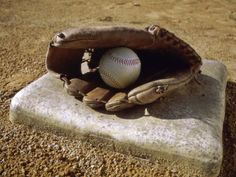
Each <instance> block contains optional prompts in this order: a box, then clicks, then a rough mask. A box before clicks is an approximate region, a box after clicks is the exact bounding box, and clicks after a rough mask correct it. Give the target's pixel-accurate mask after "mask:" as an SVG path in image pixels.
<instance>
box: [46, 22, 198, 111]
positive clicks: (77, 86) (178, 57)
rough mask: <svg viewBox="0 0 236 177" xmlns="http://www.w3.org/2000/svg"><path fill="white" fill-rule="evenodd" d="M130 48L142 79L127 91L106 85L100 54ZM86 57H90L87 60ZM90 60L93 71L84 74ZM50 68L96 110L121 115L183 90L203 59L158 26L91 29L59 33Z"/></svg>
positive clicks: (52, 45)
mask: <svg viewBox="0 0 236 177" xmlns="http://www.w3.org/2000/svg"><path fill="white" fill-rule="evenodd" d="M114 47H127V48H130V49H132V50H133V51H135V52H136V54H137V55H138V56H139V58H140V60H141V74H140V77H139V79H138V80H137V81H136V82H135V83H134V84H133V85H131V86H129V87H128V88H125V89H122V90H118V89H114V88H111V87H109V86H107V85H106V84H105V83H104V82H103V81H102V80H101V78H100V76H99V74H98V70H99V67H98V64H99V60H100V58H101V56H102V55H103V54H104V52H106V51H107V50H108V49H111V48H114ZM86 56H87V57H86ZM83 62H87V65H88V68H89V72H87V73H85V74H82V72H81V64H82V63H83ZM46 65H47V70H48V71H49V73H53V74H55V76H57V77H58V78H60V79H61V80H62V81H63V82H64V87H65V88H66V90H67V92H68V94H70V95H73V96H75V97H76V98H78V99H81V100H82V101H83V102H84V103H85V104H86V105H88V106H90V107H92V108H99V107H104V108H105V109H106V110H107V111H120V110H123V109H126V108H130V107H133V106H134V105H137V104H148V103H152V102H154V101H156V100H157V99H158V98H160V97H162V96H164V95H166V94H168V93H169V92H171V91H173V90H175V89H177V88H179V87H182V86H184V85H185V84H187V83H188V82H189V81H191V80H192V79H193V78H195V76H196V75H197V74H198V73H199V72H200V67H201V65H202V61H201V58H200V56H199V55H198V54H197V53H196V52H195V50H194V49H192V48H191V47H190V46H189V45H188V44H187V43H185V42H184V41H183V40H181V39H179V38H178V37H176V36H175V35H174V34H172V33H170V32H169V31H167V30H166V29H164V28H161V27H159V26H157V25H152V26H149V27H147V28H145V29H135V28H130V27H119V26H112V27H87V28H77V29H69V30H65V31H63V32H60V33H58V34H56V35H55V36H54V38H53V40H52V41H51V43H50V45H49V48H48V52H47V60H46Z"/></svg>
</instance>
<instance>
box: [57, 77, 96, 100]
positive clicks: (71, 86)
mask: <svg viewBox="0 0 236 177" xmlns="http://www.w3.org/2000/svg"><path fill="white" fill-rule="evenodd" d="M61 80H63V81H64V88H65V89H66V91H67V93H68V94H69V95H72V96H74V97H76V98H78V99H81V98H82V97H83V96H85V95H86V93H88V92H90V91H91V90H93V89H94V88H95V87H96V85H95V84H94V83H92V82H88V81H85V80H82V79H79V78H73V79H70V80H68V79H67V78H66V77H63V76H62V77H61Z"/></svg>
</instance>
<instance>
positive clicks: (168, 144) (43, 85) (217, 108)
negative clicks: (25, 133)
mask: <svg viewBox="0 0 236 177" xmlns="http://www.w3.org/2000/svg"><path fill="white" fill-rule="evenodd" d="M198 79H199V81H200V82H201V84H198V83H197V82H194V81H192V82H191V83H190V84H188V85H186V86H185V87H183V88H180V89H178V90H176V91H174V92H172V93H171V94H170V95H168V96H167V97H165V98H164V99H162V100H159V101H157V102H155V103H153V104H150V105H148V106H137V107H135V108H134V109H130V110H126V111H123V112H119V113H115V114H111V113H108V112H105V111H101V110H100V111H96V110H93V109H91V108H89V107H86V106H85V105H83V104H82V103H81V102H80V101H79V100H76V99H74V98H73V97H71V96H69V95H67V94H66V92H65V91H64V89H63V87H62V83H61V81H60V80H58V79H55V78H53V77H52V76H50V75H49V74H46V75H44V76H42V77H41V78H39V79H38V80H36V81H34V82H33V83H31V84H30V85H29V86H27V87H26V88H24V89H22V90H21V91H20V92H18V93H17V94H16V95H15V96H14V98H13V99H12V101H11V106H10V120H11V121H12V122H13V123H21V124H25V125H28V126H33V127H35V128H40V129H45V128H46V129H47V130H49V131H50V130H55V129H56V130H57V131H61V132H64V133H65V134H67V135H69V134H73V136H74V137H75V138H77V137H78V138H81V137H82V138H85V139H90V140H91V142H95V143H96V142H104V144H105V146H109V145H111V146H113V149H114V150H116V151H119V152H123V153H129V154H132V155H135V156H138V157H142V158H147V159H150V160H154V161H156V160H157V161H161V163H163V164H164V165H167V166H168V167H169V168H172V167H173V168H175V169H176V168H177V169H178V170H182V171H183V173H185V174H186V175H189V176H192V175H193V174H196V173H197V174H201V175H202V176H217V175H218V174H219V171H220V166H221V162H222V157H223V147H222V129H223V121H224V114H225V88H226V81H227V71H226V68H225V66H224V65H223V64H221V63H219V62H217V61H213V60H204V65H203V66H202V74H201V75H200V77H199V78H198ZM75 135H76V136H75Z"/></svg>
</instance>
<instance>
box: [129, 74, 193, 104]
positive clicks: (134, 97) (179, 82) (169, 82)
mask: <svg viewBox="0 0 236 177" xmlns="http://www.w3.org/2000/svg"><path fill="white" fill-rule="evenodd" d="M194 76H195V74H194V73H193V72H192V71H191V70H186V71H185V72H182V73H178V74H175V75H173V77H168V78H167V79H159V80H155V81H151V82H148V83H146V84H143V85H141V86H139V87H136V88H134V89H133V90H131V91H130V92H129V93H128V100H129V101H130V102H131V103H135V104H148V103H152V102H154V101H156V100H157V99H159V98H160V97H162V96H165V95H166V94H168V93H169V92H171V91H173V90H175V89H177V88H179V87H181V86H183V85H185V84H187V83H188V82H190V81H191V80H192V79H193V78H194Z"/></svg>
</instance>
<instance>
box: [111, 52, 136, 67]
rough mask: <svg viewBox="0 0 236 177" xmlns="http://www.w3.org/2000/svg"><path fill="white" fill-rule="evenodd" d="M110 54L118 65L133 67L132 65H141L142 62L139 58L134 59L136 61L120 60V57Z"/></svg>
mask: <svg viewBox="0 0 236 177" xmlns="http://www.w3.org/2000/svg"><path fill="white" fill-rule="evenodd" d="M109 54H110V56H111V59H112V60H114V61H115V62H116V63H118V64H121V65H127V66H132V65H137V64H140V60H139V59H138V58H134V59H128V58H118V57H115V56H113V55H112V54H111V53H109Z"/></svg>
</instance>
